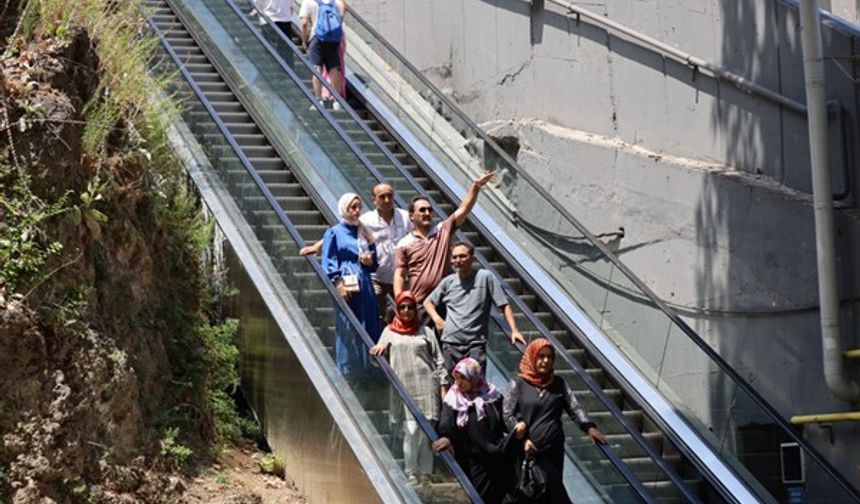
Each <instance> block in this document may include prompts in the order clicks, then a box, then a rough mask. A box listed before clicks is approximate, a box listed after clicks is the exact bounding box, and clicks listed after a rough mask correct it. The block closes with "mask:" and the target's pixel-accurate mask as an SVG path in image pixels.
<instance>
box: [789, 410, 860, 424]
mask: <svg viewBox="0 0 860 504" xmlns="http://www.w3.org/2000/svg"><path fill="white" fill-rule="evenodd" d="M852 421H853V422H860V411H850V412H846V413H825V414H821V415H795V416H793V417H791V423H792V424H794V425H803V424H809V423H825V422H826V423H830V422H852Z"/></svg>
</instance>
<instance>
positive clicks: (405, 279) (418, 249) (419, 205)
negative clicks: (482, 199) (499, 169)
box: [394, 171, 495, 306]
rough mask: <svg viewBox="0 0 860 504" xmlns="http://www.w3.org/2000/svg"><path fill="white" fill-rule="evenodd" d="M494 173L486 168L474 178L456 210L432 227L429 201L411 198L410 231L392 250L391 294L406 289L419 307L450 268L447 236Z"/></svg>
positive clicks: (449, 239)
mask: <svg viewBox="0 0 860 504" xmlns="http://www.w3.org/2000/svg"><path fill="white" fill-rule="evenodd" d="M494 176H495V172H492V171H489V172H486V173H484V174H483V175H481V176H480V177H478V178H477V179H475V181H474V182H472V186H471V187H470V188H469V192H468V193H466V197H464V198H463V201H462V202H461V203H460V206H459V207H458V208H457V210H455V211H454V213H453V214H451V215H450V216H449V217H448V218H447V219H445V220H444V221H442V222H440V223H439V224H438V225H437V226H436V227H434V226H433V210H432V207H431V206H430V201H428V200H427V198H425V197H423V196H416V197H415V198H413V199H412V203H410V204H409V219H410V220H411V221H412V231H411V232H410V233H408V234H407V235H406V236H404V237H403V238H402V239H401V240H400V241H399V242H398V243H397V249H396V251H395V270H394V295H395V296H397V295H398V294H400V292H401V291H403V290H405V289H407V288H408V289H409V290H410V291H412V294H414V295H415V298H416V300H417V301H418V305H419V306H421V304H422V303H423V302H424V299H425V298H426V297H427V296H428V295H429V294H430V293H431V292H433V289H435V288H436V286H437V285H439V282H441V281H442V278H444V277H445V275H447V274H448V273H449V272H450V271H451V264H450V262H451V237H452V236H453V235H454V231H456V230H457V228H459V227H460V226H461V225H462V224H463V222H465V221H466V217H468V216H469V212H471V211H472V207H474V206H475V202H476V201H477V200H478V194H479V193H480V192H481V188H483V187H484V186H485V185H487V183H488V182H489V181H490V180H492V179H493V177H494Z"/></svg>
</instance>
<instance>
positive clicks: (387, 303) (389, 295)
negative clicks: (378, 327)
mask: <svg viewBox="0 0 860 504" xmlns="http://www.w3.org/2000/svg"><path fill="white" fill-rule="evenodd" d="M373 293H374V294H376V306H377V307H378V308H379V319H380V320H382V322H383V324H382V325H383V327H384V326H386V325H388V324H390V323H391V321H392V320H394V313H395V311H396V309H397V308H396V307H395V306H394V285H392V284H390V283H382V282H377V281H376V280H374V281H373Z"/></svg>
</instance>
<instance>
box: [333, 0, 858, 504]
mask: <svg viewBox="0 0 860 504" xmlns="http://www.w3.org/2000/svg"><path fill="white" fill-rule="evenodd" d="M349 13H350V14H351V15H352V17H353V19H355V20H356V21H357V22H358V23H359V24H361V25H362V27H363V28H364V29H366V30H367V31H368V32H370V33H371V34H372V35H373V36H374V37H375V38H376V40H378V41H379V42H380V43H381V44H382V45H383V46H384V47H385V48H386V49H387V50H388V51H389V52H391V53H392V54H394V55H395V56H396V57H397V58H398V60H399V61H400V62H401V63H402V64H403V65H404V66H405V67H406V68H408V69H409V70H410V72H412V73H413V74H415V75H416V76H417V77H418V79H419V80H421V82H422V84H424V85H425V86H427V88H429V89H430V90H432V91H433V92H434V94H435V97H436V98H438V99H440V100H441V101H442V102H443V103H444V104H445V106H446V107H448V109H449V110H451V111H454V112H455V113H456V114H457V115H458V116H459V118H460V120H462V121H463V122H465V123H466V124H467V125H468V126H469V127H470V128H472V129H473V130H474V131H476V132H477V133H478V135H479V136H480V137H481V140H483V141H484V142H485V144H486V145H489V146H490V147H491V148H492V149H493V151H494V152H495V154H496V155H498V156H500V157H501V158H502V159H504V160H505V161H506V162H507V163H508V164H509V165H510V166H512V167H513V168H514V169H516V170H517V175H518V176H519V177H522V178H523V179H525V180H526V181H528V182H529V183H530V184H531V185H532V186H534V188H535V190H537V191H538V192H539V193H540V194H541V196H543V197H544V198H546V199H547V200H548V201H550V202H551V203H552V204H553V207H554V210H555V211H557V212H559V213H560V214H561V215H562V216H563V217H564V218H566V219H568V220H569V221H570V222H571V223H572V224H573V225H574V226H575V227H576V228H577V229H578V230H579V232H581V233H582V234H583V236H584V237H585V238H586V239H587V240H588V241H589V242H591V243H592V244H593V245H594V246H596V247H597V248H598V249H599V250H600V251H601V252H602V253H603V254H604V256H605V257H606V258H608V259H609V260H610V261H611V262H612V264H613V265H614V266H615V267H616V268H618V269H619V270H620V271H622V272H623V273H624V274H625V275H626V276H627V278H629V279H630V280H631V281H632V282H633V283H634V285H636V286H637V287H638V288H639V289H641V290H642V291H643V292H644V293H645V294H646V295H647V296H648V298H649V300H650V301H651V302H652V303H654V304H655V305H656V306H657V307H658V308H659V309H660V310H661V311H662V312H663V313H664V314H666V316H667V317H669V319H670V320H671V321H672V322H673V323H675V324H676V325H677V326H678V327H679V328H680V329H681V330H682V331H683V332H684V333H685V334H686V335H687V336H688V337H689V338H690V339H691V340H692V341H693V342H694V343H695V344H696V346H698V347H699V348H700V349H701V350H702V351H703V352H704V353H705V354H706V355H707V356H708V357H709V358H710V359H711V360H712V361H714V362H715V363H716V364H717V366H718V367H719V368H720V369H721V370H722V371H723V372H725V373H726V374H728V375H729V376H730V377H731V378H732V379H733V380H734V381H735V382H736V383H737V384H738V386H739V387H740V388H741V389H742V390H743V391H744V392H745V393H747V394H749V395H750V397H751V398H752V399H753V401H755V403H756V404H757V405H758V406H759V407H760V408H762V410H764V411H765V412H766V414H767V415H768V416H770V417H771V419H772V420H773V421H774V423H775V424H777V425H779V426H780V427H781V428H782V429H783V431H784V432H786V433H787V434H788V435H789V437H790V438H791V440H792V441H793V442H796V443H798V444H799V445H800V446H802V447H803V448H804V450H805V451H806V452H807V453H808V454H809V455H810V456H811V457H813V459H814V460H815V461H816V462H817V463H819V464H820V465H821V466H822V467H823V468H824V469H825V470H826V471H827V473H828V475H829V476H831V477H833V478H834V480H836V481H837V482H838V483H839V485H840V486H841V487H842V488H843V489H844V490H845V491H846V492H847V493H848V494H849V495H851V496H852V497H854V499H855V500H856V501H858V502H860V491H858V490H857V489H856V488H854V487H853V486H852V485H851V484H850V483H849V482H848V481H847V480H846V479H845V478H844V477H843V476H842V474H840V473H839V472H838V471H837V470H836V469H835V468H834V467H833V466H832V465H831V464H830V463H829V462H828V461H827V460H826V459H825V458H824V457H822V456H821V454H820V453H818V451H817V450H816V449H815V448H814V447H813V446H812V445H811V444H810V443H809V442H808V441H806V440H805V439H804V438H803V437H802V436H800V435H798V434H797V433H796V432H795V431H794V429H793V428H792V427H791V425H789V424H788V422H787V421H786V420H785V419H783V418H782V417H781V416H780V415H779V413H777V412H776V410H774V409H773V407H772V406H771V405H770V404H769V403H768V402H767V401H765V400H764V398H762V397H761V395H759V394H758V393H757V392H756V391H755V390H754V389H753V388H752V387H751V386H750V385H749V384H748V383H747V382H746V381H745V380H744V379H743V378H742V377H741V376H740V375H739V374H738V373H737V372H736V371H735V370H734V369H733V368H732V367H731V366H729V365H728V363H726V362H725V360H723V358H722V357H721V356H720V355H719V354H718V353H717V352H716V351H715V350H713V349H712V348H711V347H710V346H709V345H708V344H707V343H706V342H705V341H704V340H703V339H702V338H701V336H699V335H698V334H697V333H696V332H695V331H694V330H693V329H692V328H690V327H689V326H688V325H687V324H686V323H685V322H684V321H683V320H682V319H681V318H680V317H679V316H678V315H677V314H675V313H674V312H673V311H671V310H670V309H669V308H668V307H667V306H666V305H665V304H664V303H663V302H662V300H661V299H660V298H659V297H658V296H657V295H656V294H655V293H654V292H653V291H652V290H651V289H649V288H648V287H647V286H646V285H645V283H644V282H643V281H642V280H641V279H639V277H637V276H636V275H634V274H633V272H632V271H631V270H630V269H629V268H627V266H626V265H624V263H622V262H621V261H620V260H619V259H618V257H617V256H615V255H614V254H613V253H612V252H611V251H610V250H609V249H608V248H607V247H606V245H604V244H603V243H602V242H600V241H599V240H597V239H596V238H595V237H594V235H593V234H592V233H591V232H590V231H588V230H587V229H586V228H585V226H583V225H582V223H580V222H579V220H577V219H576V218H575V217H574V216H573V215H571V214H570V212H568V211H567V210H566V209H565V208H564V207H562V206H561V205H560V204H559V203H558V202H557V201H556V200H555V198H553V197H552V196H551V195H550V194H549V193H547V192H546V190H544V189H543V187H542V186H541V185H540V184H538V183H537V181H535V180H534V178H533V177H531V175H529V174H528V173H527V172H525V171H524V170H522V168H521V167H520V166H519V165H518V164H517V163H516V161H514V160H513V159H512V158H511V157H510V156H509V155H508V154H507V153H506V152H505V151H504V150H503V149H501V148H500V147H499V146H498V145H497V144H496V142H495V141H493V140H492V138H490V137H489V136H488V135H487V134H486V133H485V132H484V131H483V130H482V129H481V128H480V127H479V126H478V125H477V124H475V123H474V121H472V120H471V119H470V118H469V117H468V116H466V115H465V114H463V113H462V111H460V109H459V108H458V107H457V106H456V105H454V104H453V103H452V102H451V100H450V99H449V98H448V97H447V96H446V95H445V94H444V93H442V92H441V91H440V90H439V89H438V88H437V87H436V86H435V85H434V84H433V83H432V82H430V81H429V80H428V79H427V78H426V77H425V76H424V74H423V73H421V72H420V71H419V70H418V69H417V68H415V67H414V66H413V65H412V64H411V63H410V62H409V60H407V59H406V58H405V57H403V55H402V54H400V52H399V51H397V50H396V49H395V48H394V47H393V46H391V44H389V43H388V41H387V40H386V39H385V38H384V37H382V36H381V35H380V34H379V33H378V32H377V31H376V30H375V29H373V27H371V26H370V25H369V24H368V23H367V21H365V20H364V19H363V18H362V17H361V16H360V15H359V14H358V13H356V12H355V10H354V9H352V8H349ZM524 277H525V278H527V279H529V281H530V282H533V279H532V278H531V276H530V275H527V274H525V275H524ZM535 290H539V289H535ZM567 320H569V319H567ZM570 322H571V323H572V321H570ZM578 333H579V334H580V336H584V335H582V333H581V332H580V331H578ZM660 423H662V422H660ZM661 427H663V428H666V427H668V426H666V425H661ZM666 430H667V431H670V430H669V429H666ZM670 432H671V431H670ZM673 440H674V439H673ZM677 441H681V440H677ZM676 444H678V445H679V446H685V445H684V444H683V443H676ZM688 458H690V459H691V460H692V461H694V462H695V461H696V460H697V458H696V457H695V456H693V457H689V456H688ZM697 467H699V465H698V464H697ZM700 470H702V471H703V474H709V471H708V470H707V468H705V467H701V468H700ZM715 487H716V488H720V485H715Z"/></svg>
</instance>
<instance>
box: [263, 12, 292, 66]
mask: <svg viewBox="0 0 860 504" xmlns="http://www.w3.org/2000/svg"><path fill="white" fill-rule="evenodd" d="M275 27H276V28H277V29H278V30H279V31H280V32H281V33H283V34H284V36H285V37H286V38H288V39H290V40H292V38H293V33H294V32H293V24H292V23H290V22H288V21H275ZM262 30H263V36H264V37H265V39H266V41H267V42H268V43H269V44H271V45H272V47H273V48H274V49H275V51H276V52H277V53H278V56H280V57H281V58H283V59H284V62H285V63H286V64H287V66H288V67H290V68H294V66H293V62H294V59H293V51H292V49H290V46H289V44H287V43H286V42H284V41H283V40H282V39H281V36H280V35H279V34H278V32H276V31H275V28H273V27H272V26H271V25H269V24H265V25H263V26H262Z"/></svg>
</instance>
